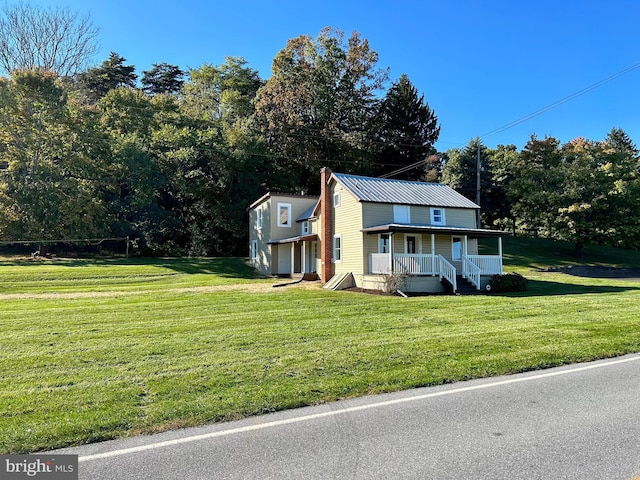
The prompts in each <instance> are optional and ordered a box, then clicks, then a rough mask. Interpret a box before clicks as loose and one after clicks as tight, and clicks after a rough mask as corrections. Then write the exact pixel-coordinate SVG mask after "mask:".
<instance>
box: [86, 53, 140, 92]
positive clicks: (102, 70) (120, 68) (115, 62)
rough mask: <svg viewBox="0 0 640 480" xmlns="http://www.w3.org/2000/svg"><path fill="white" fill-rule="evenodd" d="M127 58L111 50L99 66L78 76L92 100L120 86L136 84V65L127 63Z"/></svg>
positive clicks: (133, 85)
mask: <svg viewBox="0 0 640 480" xmlns="http://www.w3.org/2000/svg"><path fill="white" fill-rule="evenodd" d="M126 61H127V60H126V59H125V58H124V57H121V56H120V55H118V54H117V53H115V52H111V54H110V55H109V58H108V59H107V60H105V61H104V62H102V64H101V65H100V66H99V67H94V68H90V69H89V70H87V71H86V72H84V73H81V74H80V75H79V76H78V81H79V83H80V85H81V88H83V89H84V90H85V91H86V93H87V97H88V99H89V101H90V102H92V103H95V102H97V101H98V100H100V99H101V98H102V97H104V96H105V95H106V94H107V93H109V92H110V91H111V90H114V89H116V88H118V87H130V88H133V87H135V86H136V80H137V79H138V76H137V75H136V74H135V70H136V67H134V66H133V65H125V64H124V62H126Z"/></svg>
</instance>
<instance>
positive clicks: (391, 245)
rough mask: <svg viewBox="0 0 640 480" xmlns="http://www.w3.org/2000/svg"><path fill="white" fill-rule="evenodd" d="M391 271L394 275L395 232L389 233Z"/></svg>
mask: <svg viewBox="0 0 640 480" xmlns="http://www.w3.org/2000/svg"><path fill="white" fill-rule="evenodd" d="M389 270H390V271H391V273H393V232H389Z"/></svg>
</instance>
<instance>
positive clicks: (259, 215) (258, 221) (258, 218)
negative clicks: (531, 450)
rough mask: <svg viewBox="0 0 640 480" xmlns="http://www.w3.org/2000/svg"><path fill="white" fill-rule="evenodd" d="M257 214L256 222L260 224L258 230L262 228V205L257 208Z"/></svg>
mask: <svg viewBox="0 0 640 480" xmlns="http://www.w3.org/2000/svg"><path fill="white" fill-rule="evenodd" d="M256 215H257V220H256V224H257V226H258V230H260V229H261V228H262V205H261V206H259V207H258V210H256Z"/></svg>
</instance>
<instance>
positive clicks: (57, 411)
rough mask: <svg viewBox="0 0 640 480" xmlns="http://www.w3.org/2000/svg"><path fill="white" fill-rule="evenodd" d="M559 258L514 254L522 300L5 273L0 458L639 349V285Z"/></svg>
mask: <svg viewBox="0 0 640 480" xmlns="http://www.w3.org/2000/svg"><path fill="white" fill-rule="evenodd" d="M565 249H566V252H570V251H571V247H570V246H569V245H565V244H559V243H555V242H547V241H541V240H539V241H533V240H523V239H506V241H505V246H504V251H505V258H506V259H507V260H508V262H509V263H508V264H507V265H506V268H505V269H506V270H507V271H518V272H520V273H522V274H524V275H525V276H526V277H527V278H529V279H530V288H529V290H528V291H527V292H524V293H519V294H509V295H491V296H468V297H465V296H429V297H414V298H400V297H386V296H374V295H365V294H357V293H352V292H328V291H324V290H322V289H320V288H317V287H309V286H307V287H306V288H302V287H283V288H271V286H270V285H271V284H273V283H274V281H273V280H269V279H262V278H259V277H256V276H255V275H254V274H253V272H252V271H251V270H250V269H248V268H247V267H246V266H245V265H244V264H243V262H242V261H240V260H238V259H185V260H173V259H171V260H166V259H160V260H142V261H141V260H118V261H116V260H113V261H106V260H104V261H80V260H76V261H65V260H56V261H50V262H48V261H45V262H36V261H23V262H21V261H15V260H10V259H7V260H4V261H0V329H1V331H2V337H1V340H0V348H1V350H0V452H2V453H23V452H34V451H38V450H43V449H51V448H56V447H63V446H67V445H75V444H81V443H86V442H92V441H98V440H104V439H110V438H116V437H121V436H126V435H133V434H138V433H148V432H154V431H160V430H164V429H168V428H174V427H181V426H188V425H197V424H202V423H204V422H209V421H220V420H229V419H235V418H240V417H243V416H247V415H255V414H259V413H264V412H269V411H274V410H280V409H284V408H292V407H297V406H301V405H309V404H314V403H319V402H326V401H333V400H336V399H340V398H346V397H352V396H357V395H364V394H368V393H377V392H386V391H392V390H399V389H405V388H411V387H417V386H423V385H434V384H440V383H444V382H452V381H458V380H463V379H469V378H476V377H485V376H490V375H499V374H505V373H513V372H520V371H525V370H531V369H537V368H544V367H548V366H552V365H559V364H563V363H568V362H577V361H583V360H590V359H595V358H602V357H607V356H612V355H620V354H624V353H628V352H637V351H640V282H632V281H628V280H619V279H617V280H603V279H587V278H581V277H574V276H569V275H564V274H560V273H544V272H542V271H540V269H541V268H543V267H546V266H552V265H566V264H570V263H572V262H575V260H571V259H570V258H569V257H567V256H566V255H565ZM577 263H587V264H597V265H616V266H640V254H639V253H638V252H624V251H616V250H614V249H605V250H601V249H588V250H587V257H586V258H585V259H584V260H582V261H580V262H577Z"/></svg>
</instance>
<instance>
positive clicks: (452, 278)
mask: <svg viewBox="0 0 640 480" xmlns="http://www.w3.org/2000/svg"><path fill="white" fill-rule="evenodd" d="M438 271H439V272H440V274H439V275H440V280H442V279H443V278H445V279H446V280H447V281H448V282H449V283H450V284H451V286H452V287H453V291H454V292H455V291H456V290H458V279H457V278H456V267H454V266H453V265H451V264H450V263H449V261H448V260H447V259H446V258H444V257H443V256H442V255H438Z"/></svg>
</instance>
